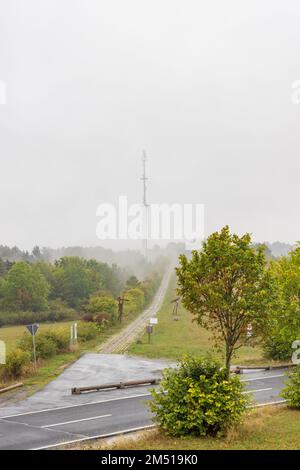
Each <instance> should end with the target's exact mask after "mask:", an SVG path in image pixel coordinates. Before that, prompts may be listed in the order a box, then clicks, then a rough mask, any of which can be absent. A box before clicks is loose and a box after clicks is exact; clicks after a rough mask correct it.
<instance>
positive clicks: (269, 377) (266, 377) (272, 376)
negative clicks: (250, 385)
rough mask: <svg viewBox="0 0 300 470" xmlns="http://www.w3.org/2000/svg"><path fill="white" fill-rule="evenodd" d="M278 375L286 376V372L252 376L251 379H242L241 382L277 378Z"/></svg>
mask: <svg viewBox="0 0 300 470" xmlns="http://www.w3.org/2000/svg"><path fill="white" fill-rule="evenodd" d="M276 377H286V374H278V375H269V376H265V377H252V378H250V379H242V380H241V382H254V381H255V380H268V379H275V378H276Z"/></svg>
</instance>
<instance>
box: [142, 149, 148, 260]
mask: <svg viewBox="0 0 300 470" xmlns="http://www.w3.org/2000/svg"><path fill="white" fill-rule="evenodd" d="M146 160H147V156H146V151H145V150H144V151H143V157H142V162H143V175H142V178H141V180H142V182H143V230H144V237H145V238H143V240H142V251H143V255H144V256H145V258H146V259H147V250H148V204H147V183H146V182H147V180H148V178H147V177H146Z"/></svg>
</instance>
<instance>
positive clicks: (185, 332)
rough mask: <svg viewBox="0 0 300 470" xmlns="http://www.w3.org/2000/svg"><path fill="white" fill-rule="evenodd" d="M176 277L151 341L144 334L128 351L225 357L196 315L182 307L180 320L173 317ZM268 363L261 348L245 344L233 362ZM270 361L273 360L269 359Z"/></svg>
mask: <svg viewBox="0 0 300 470" xmlns="http://www.w3.org/2000/svg"><path fill="white" fill-rule="evenodd" d="M175 287H176V284H175V278H173V279H172V280H171V282H170V285H169V288H168V291H167V294H166V297H165V300H164V302H163V305H162V308H161V309H160V311H159V314H158V324H157V325H155V327H154V334H153V335H152V338H151V344H148V337H147V335H144V336H143V337H142V338H141V340H140V341H139V342H138V343H136V344H134V345H132V346H131V348H130V350H129V352H130V353H131V354H137V355H141V356H145V357H149V358H166V359H175V360H177V359H180V358H182V356H184V355H185V354H192V355H200V356H201V355H206V354H207V353H209V354H212V355H213V357H215V358H216V359H220V360H222V359H223V357H224V353H223V351H217V350H215V349H214V348H213V346H214V343H213V340H212V337H211V336H212V335H211V332H209V331H207V330H205V329H204V328H201V327H200V326H199V325H198V324H197V323H195V322H194V321H193V316H192V315H191V314H190V313H189V312H187V311H186V310H185V309H184V308H183V307H182V306H180V307H179V309H178V313H179V320H178V321H174V320H173V319H172V308H173V304H170V301H171V300H172V299H173V298H174V297H175V296H176V293H175ZM261 363H266V360H264V359H263V358H262V351H261V348H259V347H250V346H248V347H242V348H241V349H239V350H238V354H237V355H236V356H235V357H234V359H233V364H239V365H244V364H247V365H249V364H253V365H257V364H261ZM268 363H270V361H268Z"/></svg>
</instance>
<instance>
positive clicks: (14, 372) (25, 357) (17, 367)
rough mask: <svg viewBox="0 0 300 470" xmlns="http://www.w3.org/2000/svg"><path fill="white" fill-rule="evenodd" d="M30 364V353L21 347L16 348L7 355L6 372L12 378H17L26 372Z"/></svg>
mask: <svg viewBox="0 0 300 470" xmlns="http://www.w3.org/2000/svg"><path fill="white" fill-rule="evenodd" d="M29 364H30V354H28V353H26V352H25V351H22V350H21V349H15V350H14V351H11V352H9V353H8V354H7V356H6V364H5V367H4V374H5V375H6V377H8V378H10V379H17V378H18V377H20V376H21V375H22V374H23V373H24V372H25V370H26V367H28V366H29Z"/></svg>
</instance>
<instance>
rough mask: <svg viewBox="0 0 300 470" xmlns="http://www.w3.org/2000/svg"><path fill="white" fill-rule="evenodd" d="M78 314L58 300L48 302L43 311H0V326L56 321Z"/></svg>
mask: <svg viewBox="0 0 300 470" xmlns="http://www.w3.org/2000/svg"><path fill="white" fill-rule="evenodd" d="M76 318H78V314H77V313H76V311H75V310H73V309H72V308H69V307H66V306H65V305H64V304H63V302H61V301H60V300H54V301H52V302H50V303H49V310H47V311H45V312H30V311H28V312H5V311H0V327H2V326H8V325H30V324H31V323H36V322H40V323H42V322H47V321H48V322H57V321H63V320H75V319H76Z"/></svg>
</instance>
